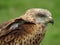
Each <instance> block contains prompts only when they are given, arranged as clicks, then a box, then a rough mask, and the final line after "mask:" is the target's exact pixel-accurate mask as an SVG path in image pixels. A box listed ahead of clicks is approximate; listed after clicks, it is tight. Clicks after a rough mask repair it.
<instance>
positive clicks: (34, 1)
mask: <svg viewBox="0 0 60 45" xmlns="http://www.w3.org/2000/svg"><path fill="white" fill-rule="evenodd" d="M29 8H45V9H48V10H50V11H51V13H52V16H53V18H54V21H55V24H54V25H53V26H52V25H50V24H49V25H48V27H47V28H48V29H47V31H46V35H45V38H44V39H43V41H42V43H41V45H60V24H59V23H60V15H59V14H60V0H0V23H2V22H4V21H7V20H10V19H12V18H15V17H18V16H20V15H22V14H24V13H25V11H26V10H27V9H29Z"/></svg>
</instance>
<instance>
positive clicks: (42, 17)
mask: <svg viewBox="0 0 60 45" xmlns="http://www.w3.org/2000/svg"><path fill="white" fill-rule="evenodd" d="M26 14H27V15H30V16H31V17H35V20H36V23H41V24H45V25H47V24H48V23H51V24H54V20H53V18H52V14H51V12H50V11H48V10H47V9H39V8H33V9H30V10H28V11H27V12H26Z"/></svg>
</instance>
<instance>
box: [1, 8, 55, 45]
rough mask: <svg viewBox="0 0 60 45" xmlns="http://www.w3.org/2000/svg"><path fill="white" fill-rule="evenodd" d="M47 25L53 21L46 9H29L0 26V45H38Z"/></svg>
mask: <svg viewBox="0 0 60 45" xmlns="http://www.w3.org/2000/svg"><path fill="white" fill-rule="evenodd" d="M48 23H52V24H53V23H54V21H53V19H52V15H51V13H50V12H49V11H48V10H47V9H40V8H32V9H29V10H27V11H26V13H25V14H23V15H22V16H20V17H17V18H15V19H12V20H9V21H7V22H4V23H2V24H0V45H39V44H40V43H41V41H42V39H43V38H44V36H45V33H46V27H47V24H48Z"/></svg>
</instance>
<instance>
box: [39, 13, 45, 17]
mask: <svg viewBox="0 0 60 45" xmlns="http://www.w3.org/2000/svg"><path fill="white" fill-rule="evenodd" d="M38 16H39V17H46V15H43V14H38Z"/></svg>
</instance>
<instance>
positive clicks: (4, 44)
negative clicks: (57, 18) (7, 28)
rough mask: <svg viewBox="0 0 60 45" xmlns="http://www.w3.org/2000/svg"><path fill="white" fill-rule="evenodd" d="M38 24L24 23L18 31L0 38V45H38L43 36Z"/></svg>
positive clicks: (41, 28)
mask: <svg viewBox="0 0 60 45" xmlns="http://www.w3.org/2000/svg"><path fill="white" fill-rule="evenodd" d="M43 28H44V27H43V26H42V25H39V24H33V23H24V24H22V25H20V26H19V27H18V29H16V30H13V31H11V32H9V33H8V34H6V35H4V36H1V37H0V45H39V43H40V42H41V40H42V39H43V37H44V35H45V30H44V29H43Z"/></svg>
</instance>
